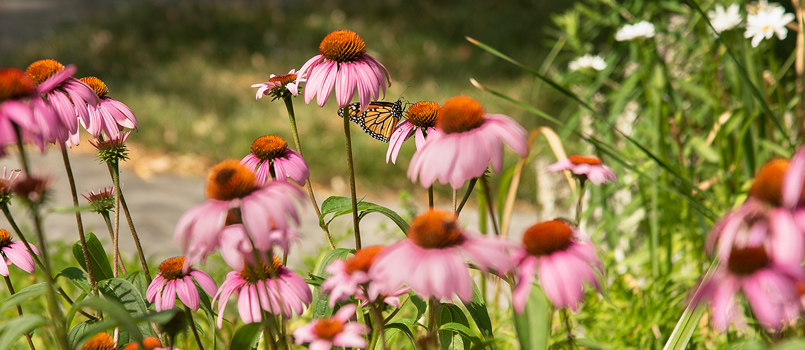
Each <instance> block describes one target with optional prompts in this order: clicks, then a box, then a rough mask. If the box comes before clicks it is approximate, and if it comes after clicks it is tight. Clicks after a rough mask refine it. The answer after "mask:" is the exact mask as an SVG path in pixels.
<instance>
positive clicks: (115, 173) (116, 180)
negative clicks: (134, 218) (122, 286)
mask: <svg viewBox="0 0 805 350" xmlns="http://www.w3.org/2000/svg"><path fill="white" fill-rule="evenodd" d="M109 166H110V167H112V183H113V184H114V186H115V226H114V229H115V234H114V236H113V237H112V245H113V246H114V260H115V261H119V260H120V246H119V243H120V170H119V168H118V163H117V161H116V160H113V161H111V162H110V165H109ZM112 275H113V276H115V277H117V275H118V268H117V264H115V265H114V269H113V271H112Z"/></svg>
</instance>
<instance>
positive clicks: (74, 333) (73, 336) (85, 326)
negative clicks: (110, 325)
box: [67, 321, 94, 348]
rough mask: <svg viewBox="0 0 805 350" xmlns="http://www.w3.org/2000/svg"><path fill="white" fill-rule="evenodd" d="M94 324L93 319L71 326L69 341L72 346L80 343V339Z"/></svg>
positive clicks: (68, 335)
mask: <svg viewBox="0 0 805 350" xmlns="http://www.w3.org/2000/svg"><path fill="white" fill-rule="evenodd" d="M93 324H94V323H93V322H91V321H84V322H81V323H79V324H77V325H75V326H73V328H70V332H68V333H67V342H68V343H69V344H70V348H75V347H76V345H78V341H79V340H80V339H81V338H83V337H84V335H85V334H86V333H87V331H88V330H90V328H91V327H92V326H93Z"/></svg>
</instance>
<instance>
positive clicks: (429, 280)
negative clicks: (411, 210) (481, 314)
mask: <svg viewBox="0 0 805 350" xmlns="http://www.w3.org/2000/svg"><path fill="white" fill-rule="evenodd" d="M514 246H515V245H514V244H512V243H510V242H507V241H505V240H502V239H499V238H498V237H491V236H482V235H480V234H478V233H475V232H472V231H470V230H468V229H462V228H461V227H460V226H459V224H458V221H457V218H456V216H455V214H453V213H451V212H446V211H441V210H429V211H427V212H425V213H424V214H422V215H420V216H418V217H416V218H415V219H414V220H413V221H412V222H411V226H410V228H409V229H408V238H406V239H404V240H403V241H401V242H398V243H396V244H394V245H392V246H390V247H388V248H386V249H385V250H383V252H381V253H380V255H379V256H378V257H377V258H376V260H375V261H374V263H372V266H371V267H370V268H369V278H371V279H372V281H373V283H377V284H379V285H380V286H383V287H384V288H386V289H387V290H392V289H395V288H397V287H398V286H400V285H403V284H407V285H408V286H409V287H411V289H413V290H414V292H416V293H417V294H419V295H420V296H422V297H424V298H429V297H435V298H439V299H442V300H450V299H452V298H453V295H458V297H459V299H461V300H462V301H469V300H471V299H472V279H471V277H470V273H469V266H467V263H466V262H465V261H466V260H469V261H472V262H473V264H474V265H475V266H476V267H477V268H478V269H480V270H482V271H489V270H494V271H496V272H498V273H501V274H503V273H506V272H508V271H509V270H510V269H511V268H512V266H513V264H512V261H511V259H510V258H509V255H508V251H509V250H510V249H511V248H514ZM369 292H370V294H371V292H372V291H371V290H370V291H369ZM369 296H370V297H376V296H375V295H369Z"/></svg>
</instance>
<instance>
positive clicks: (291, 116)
mask: <svg viewBox="0 0 805 350" xmlns="http://www.w3.org/2000/svg"><path fill="white" fill-rule="evenodd" d="M283 100H284V101H285V109H287V110H288V119H289V120H290V122H291V133H293V141H294V143H295V144H296V151H298V152H299V155H300V156H302V158H303V159H304V158H305V154H304V153H302V142H300V141H299V132H298V131H297V130H296V115H295V114H294V111H293V100H292V99H291V96H285V97H284V99H283ZM305 188H307V194H308V195H310V201H311V202H312V203H313V209H314V210H316V217H321V209H319V203H318V202H316V196H315V195H314V194H313V187H312V186H311V184H310V179H307V180H305ZM320 227H321V229H322V231H324V236H325V237H326V238H327V243H328V244H329V245H330V249H333V250H335V243H333V237H332V236H330V229H329V228H327V224H322V225H321V226H320Z"/></svg>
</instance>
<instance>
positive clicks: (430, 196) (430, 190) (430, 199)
mask: <svg viewBox="0 0 805 350" xmlns="http://www.w3.org/2000/svg"><path fill="white" fill-rule="evenodd" d="M428 208H429V209H433V186H431V187H428Z"/></svg>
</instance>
